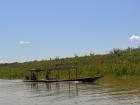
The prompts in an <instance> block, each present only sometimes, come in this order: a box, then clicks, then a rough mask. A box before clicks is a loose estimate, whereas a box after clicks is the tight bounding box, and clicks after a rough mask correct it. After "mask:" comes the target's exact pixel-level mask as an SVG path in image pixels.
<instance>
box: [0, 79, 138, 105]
mask: <svg viewBox="0 0 140 105" xmlns="http://www.w3.org/2000/svg"><path fill="white" fill-rule="evenodd" d="M139 80H140V79H132V78H127V79H122V78H121V79H116V78H111V77H110V78H109V79H105V78H103V79H101V80H100V81H98V82H97V83H96V84H95V83H94V84H93V83H80V82H77V83H75V82H60V83H25V82H22V81H14V80H13V81H7V80H1V81H0V105H140V83H139Z"/></svg>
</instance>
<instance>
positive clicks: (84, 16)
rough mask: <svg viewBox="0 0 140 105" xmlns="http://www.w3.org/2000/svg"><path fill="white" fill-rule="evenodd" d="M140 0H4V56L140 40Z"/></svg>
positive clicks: (0, 47) (0, 28) (0, 40)
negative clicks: (135, 37) (137, 38)
mask: <svg viewBox="0 0 140 105" xmlns="http://www.w3.org/2000/svg"><path fill="white" fill-rule="evenodd" d="M133 34H134V35H140V1H139V0H1V1H0V62H16V61H17V62H23V61H29V60H38V59H48V58H50V57H52V58H54V57H58V56H59V57H67V56H74V55H75V54H77V55H85V54H89V53H90V52H95V53H106V52H109V51H110V50H111V49H112V48H127V47H128V46H131V47H136V46H139V44H140V43H139V42H137V43H134V42H130V40H129V37H130V36H131V35H133Z"/></svg>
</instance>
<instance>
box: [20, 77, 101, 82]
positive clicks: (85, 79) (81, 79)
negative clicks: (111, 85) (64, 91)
mask: <svg viewBox="0 0 140 105" xmlns="http://www.w3.org/2000/svg"><path fill="white" fill-rule="evenodd" d="M99 78H101V77H100V76H94V77H89V78H77V79H63V80H54V79H53V80H23V82H46V83H50V82H65V81H81V82H94V81H96V80H98V79H99Z"/></svg>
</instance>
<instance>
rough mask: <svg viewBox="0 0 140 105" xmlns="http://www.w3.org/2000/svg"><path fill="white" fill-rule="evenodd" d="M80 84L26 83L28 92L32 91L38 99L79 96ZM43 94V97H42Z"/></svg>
mask: <svg viewBox="0 0 140 105" xmlns="http://www.w3.org/2000/svg"><path fill="white" fill-rule="evenodd" d="M78 84H79V83H74V82H61V83H59V82H56V83H35V82H34V83H26V84H25V85H26V87H27V88H28V89H27V90H30V93H31V94H38V95H36V97H45V96H59V95H65V96H68V97H69V98H71V97H75V96H78V93H79V89H78V87H79V86H78ZM42 94H43V95H42Z"/></svg>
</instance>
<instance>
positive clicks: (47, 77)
mask: <svg viewBox="0 0 140 105" xmlns="http://www.w3.org/2000/svg"><path fill="white" fill-rule="evenodd" d="M45 78H46V80H49V71H47V72H46V76H45Z"/></svg>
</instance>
